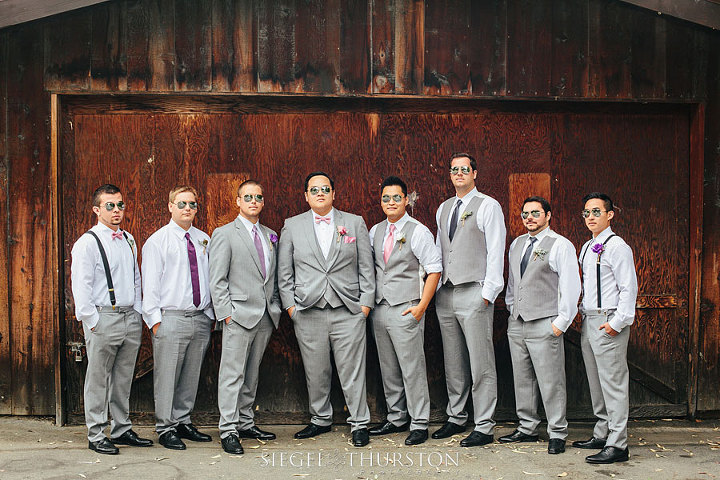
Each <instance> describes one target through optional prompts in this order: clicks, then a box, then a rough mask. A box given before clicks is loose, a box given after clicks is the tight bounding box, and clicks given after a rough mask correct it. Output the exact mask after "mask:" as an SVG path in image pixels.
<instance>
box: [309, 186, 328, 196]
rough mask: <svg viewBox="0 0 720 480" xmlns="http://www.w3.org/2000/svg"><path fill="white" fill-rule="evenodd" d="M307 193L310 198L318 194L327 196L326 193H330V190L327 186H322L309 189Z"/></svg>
mask: <svg viewBox="0 0 720 480" xmlns="http://www.w3.org/2000/svg"><path fill="white" fill-rule="evenodd" d="M308 192H310V195H312V196H315V195H317V194H318V193H320V192H322V193H324V194H326V195H327V194H328V193H330V192H332V188H330V186H329V185H323V186H322V187H310V189H309V190H308Z"/></svg>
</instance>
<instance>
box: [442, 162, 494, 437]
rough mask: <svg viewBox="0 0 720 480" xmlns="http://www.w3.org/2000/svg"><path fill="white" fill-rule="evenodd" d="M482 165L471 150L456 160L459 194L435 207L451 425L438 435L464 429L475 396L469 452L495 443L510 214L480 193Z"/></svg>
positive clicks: (452, 174)
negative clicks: (498, 335)
mask: <svg viewBox="0 0 720 480" xmlns="http://www.w3.org/2000/svg"><path fill="white" fill-rule="evenodd" d="M476 177H477V164H476V162H475V159H474V158H472V156H471V155H469V154H467V153H456V154H455V155H453V156H452V159H451V160H450V180H451V181H452V183H453V186H454V187H455V193H456V195H455V196H454V197H452V198H450V199H448V200H446V201H445V202H443V204H442V205H440V208H438V210H437V214H436V218H435V219H436V222H437V240H436V242H437V245H438V246H440V248H441V251H442V262H443V272H442V280H441V282H442V286H441V287H440V289H439V290H438V292H437V294H436V297H435V308H436V311H437V316H438V324H439V325H440V333H441V335H442V343H443V354H444V360H445V380H446V383H447V392H448V404H447V409H446V411H447V415H448V420H447V422H446V423H445V425H443V426H442V427H441V428H440V429H439V430H437V431H436V432H434V433H433V434H432V438H436V439H437V438H446V437H450V436H451V435H454V434H456V433H460V432H463V431H465V428H466V427H465V424H466V422H467V421H468V413H467V411H466V410H465V404H466V403H467V399H468V396H469V395H472V400H473V409H474V419H473V421H472V422H471V423H472V424H474V427H475V428H474V430H473V432H472V433H470V435H468V436H467V438H465V439H463V440H462V441H461V442H460V445H461V446H463V447H474V446H479V445H486V444H488V443H491V442H492V441H493V438H494V437H493V429H494V427H495V421H494V420H493V415H494V414H495V406H496V404H497V371H496V370H495V349H494V347H493V315H494V313H495V303H494V302H495V299H496V298H497V296H498V294H499V293H500V291H501V290H502V289H503V283H504V280H503V267H504V255H505V217H504V216H503V212H502V209H501V208H500V204H499V203H498V202H497V200H495V199H493V198H491V197H489V196H487V195H484V194H482V193H480V192H478V191H477V189H476V188H475V178H476Z"/></svg>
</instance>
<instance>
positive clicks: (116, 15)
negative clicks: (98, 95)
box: [90, 2, 135, 92]
mask: <svg viewBox="0 0 720 480" xmlns="http://www.w3.org/2000/svg"><path fill="white" fill-rule="evenodd" d="M91 14H92V37H91V45H90V47H91V51H90V90H92V91H93V92H104V91H110V92H116V91H126V90H127V88H128V71H127V41H128V39H127V29H128V23H127V3H126V2H108V3H104V4H102V5H98V6H97V7H95V8H93V9H92V10H91ZM133 41H135V40H133Z"/></svg>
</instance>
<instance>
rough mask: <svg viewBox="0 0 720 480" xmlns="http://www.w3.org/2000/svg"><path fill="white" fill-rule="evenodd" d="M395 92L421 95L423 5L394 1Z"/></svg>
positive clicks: (418, 1)
mask: <svg viewBox="0 0 720 480" xmlns="http://www.w3.org/2000/svg"><path fill="white" fill-rule="evenodd" d="M394 20H395V21H394V28H395V32H394V34H393V36H394V40H395V58H394V59H393V63H394V65H395V93H402V94H422V92H423V74H424V70H425V64H424V62H425V4H424V3H423V2H422V0H395V15H394Z"/></svg>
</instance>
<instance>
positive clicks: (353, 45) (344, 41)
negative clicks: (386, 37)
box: [338, 0, 372, 94]
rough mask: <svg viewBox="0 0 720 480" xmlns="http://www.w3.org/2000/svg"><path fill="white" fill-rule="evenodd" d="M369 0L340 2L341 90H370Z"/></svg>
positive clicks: (345, 92)
mask: <svg viewBox="0 0 720 480" xmlns="http://www.w3.org/2000/svg"><path fill="white" fill-rule="evenodd" d="M370 4H371V2H370V0H353V1H347V0H341V1H340V71H339V79H338V80H339V82H340V87H339V90H340V93H342V94H363V93H370V90H371V88H370V82H371V80H370V62H371V58H370V57H371V53H372V52H371V51H370Z"/></svg>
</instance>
